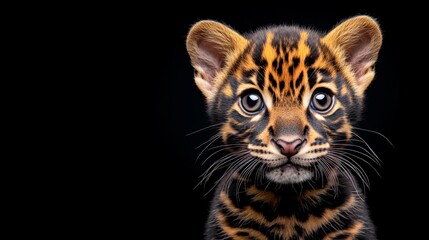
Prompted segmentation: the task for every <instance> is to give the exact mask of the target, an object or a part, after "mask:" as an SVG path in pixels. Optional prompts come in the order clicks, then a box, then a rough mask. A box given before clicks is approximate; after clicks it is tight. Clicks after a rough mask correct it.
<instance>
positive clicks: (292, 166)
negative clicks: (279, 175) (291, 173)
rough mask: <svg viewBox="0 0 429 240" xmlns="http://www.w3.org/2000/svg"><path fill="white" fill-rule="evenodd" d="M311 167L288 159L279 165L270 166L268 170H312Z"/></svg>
mask: <svg viewBox="0 0 429 240" xmlns="http://www.w3.org/2000/svg"><path fill="white" fill-rule="evenodd" d="M310 168H311V167H310V166H303V165H301V164H296V163H293V162H291V161H287V162H285V163H282V164H280V165H277V166H270V167H268V172H270V171H273V170H280V171H287V170H290V169H296V170H310Z"/></svg>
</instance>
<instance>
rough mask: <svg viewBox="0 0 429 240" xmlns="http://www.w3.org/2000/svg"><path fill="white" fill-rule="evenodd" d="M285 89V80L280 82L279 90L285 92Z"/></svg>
mask: <svg viewBox="0 0 429 240" xmlns="http://www.w3.org/2000/svg"><path fill="white" fill-rule="evenodd" d="M284 89H285V82H284V81H281V82H280V83H279V90H280V92H283V90H284Z"/></svg>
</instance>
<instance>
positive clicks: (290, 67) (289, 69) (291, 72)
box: [287, 65, 293, 76]
mask: <svg viewBox="0 0 429 240" xmlns="http://www.w3.org/2000/svg"><path fill="white" fill-rule="evenodd" d="M287 70H288V72H289V75H291V76H293V65H290V66H289V67H288V69H287Z"/></svg>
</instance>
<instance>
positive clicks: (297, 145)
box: [273, 138, 305, 157]
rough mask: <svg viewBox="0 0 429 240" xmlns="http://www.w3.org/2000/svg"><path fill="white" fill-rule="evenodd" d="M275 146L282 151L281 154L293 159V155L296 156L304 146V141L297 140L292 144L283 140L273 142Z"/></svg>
mask: <svg viewBox="0 0 429 240" xmlns="http://www.w3.org/2000/svg"><path fill="white" fill-rule="evenodd" d="M273 142H274V143H275V145H276V146H277V147H278V148H279V149H280V152H281V153H282V154H283V155H285V156H287V157H292V156H293V155H296V154H297V153H298V152H299V149H301V147H302V146H303V145H304V142H305V141H303V140H302V139H300V138H297V139H295V140H293V141H291V142H287V141H284V140H282V139H278V140H275V141H274V140H273Z"/></svg>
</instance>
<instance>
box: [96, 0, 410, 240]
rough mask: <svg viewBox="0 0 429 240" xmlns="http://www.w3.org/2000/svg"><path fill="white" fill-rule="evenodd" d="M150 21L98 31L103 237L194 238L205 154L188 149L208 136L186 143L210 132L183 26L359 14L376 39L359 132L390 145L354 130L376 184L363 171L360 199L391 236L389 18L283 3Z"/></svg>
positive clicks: (136, 15) (403, 170)
mask: <svg viewBox="0 0 429 240" xmlns="http://www.w3.org/2000/svg"><path fill="white" fill-rule="evenodd" d="M303 4H304V5H305V3H303ZM147 11H149V12H152V11H151V10H149V9H148V10H147ZM146 13H147V12H146ZM153 13H154V14H155V16H156V17H147V16H146V15H145V14H144V13H142V12H140V11H135V10H130V11H129V10H126V11H124V12H121V13H120V14H117V15H115V14H113V15H111V16H110V17H111V18H110V19H112V18H113V20H109V21H108V24H107V25H109V26H108V27H107V31H108V32H109V34H108V37H111V39H109V40H108V42H109V44H105V45H103V46H105V47H106V49H105V50H106V51H102V52H103V56H105V57H106V59H109V60H111V61H112V62H113V64H112V63H109V64H108V66H109V67H108V68H106V69H103V70H104V71H106V72H107V74H106V75H110V73H111V76H114V77H115V78H116V79H115V80H114V81H112V82H110V81H109V82H107V84H108V85H109V87H108V90H106V91H107V92H105V93H103V95H105V96H108V97H109V106H108V109H107V111H109V114H108V116H107V117H108V118H109V119H108V120H105V121H102V123H101V124H102V125H103V126H105V125H104V123H106V122H107V123H108V124H107V125H108V126H106V127H105V128H103V129H102V131H101V132H102V136H105V138H106V139H108V142H109V141H111V142H109V144H107V146H109V147H108V148H103V149H102V151H104V152H105V153H106V156H108V157H109V159H112V158H113V159H114V160H111V161H110V160H109V161H106V162H104V163H103V165H104V166H107V169H108V170H106V172H104V173H103V174H102V176H103V177H102V179H100V181H99V182H100V186H103V187H102V188H101V189H99V190H97V191H98V192H99V193H101V195H102V196H103V197H102V198H104V196H106V197H107V199H105V200H100V202H97V201H96V202H94V207H96V208H97V209H98V210H100V215H101V218H102V219H107V220H105V221H106V222H108V224H107V225H108V226H114V227H112V228H110V227H109V228H106V229H103V231H104V232H105V233H107V234H109V233H110V232H115V233H119V234H130V233H132V234H137V235H141V236H146V234H148V233H149V232H150V233H152V232H153V233H154V234H157V236H160V237H159V238H158V237H156V238H155V239H182V238H183V239H202V233H203V227H204V224H205V220H206V217H207V214H208V207H209V202H210V198H211V192H208V190H209V189H210V187H211V186H212V185H211V184H212V183H213V182H209V183H208V185H207V186H206V187H205V188H204V187H202V186H197V184H198V182H199V180H200V178H199V176H200V175H201V174H202V173H203V171H204V170H205V169H206V168H207V167H208V166H209V164H205V165H203V166H201V163H202V161H203V160H204V159H205V158H206V157H207V156H208V155H207V154H205V155H203V156H202V158H201V159H199V160H197V157H198V155H199V153H200V151H201V150H202V149H201V148H199V149H196V148H197V147H198V146H199V145H200V144H202V143H204V142H205V141H206V140H208V139H209V138H210V137H211V136H212V135H213V134H214V133H215V132H213V131H210V130H207V131H201V132H198V133H195V134H191V135H188V134H189V133H192V132H194V131H197V130H199V129H201V128H204V127H206V126H209V125H210V123H209V121H208V117H207V115H206V112H205V102H204V97H203V95H202V94H201V93H200V92H199V90H198V89H197V87H196V86H195V84H194V80H193V69H192V67H191V64H190V60H189V57H188V55H187V52H186V47H185V39H186V35H187V32H188V30H189V28H190V27H191V26H192V24H194V23H195V22H197V21H198V20H204V19H212V20H217V21H221V22H223V23H225V24H228V25H230V26H231V27H233V28H234V29H235V30H237V31H238V32H241V33H245V32H249V31H252V30H254V29H256V28H258V27H261V26H266V25H272V24H297V25H302V26H309V27H312V28H314V29H318V30H321V31H325V32H327V31H329V30H330V29H331V28H332V27H333V26H334V25H335V24H337V23H338V22H339V21H341V20H343V19H345V18H348V17H351V16H355V15H358V14H367V15H370V16H372V17H374V18H376V19H377V20H378V22H379V23H380V26H381V29H382V32H383V37H384V39H383V45H382V48H381V52H380V55H379V61H378V62H377V65H376V72H377V74H376V77H375V79H374V81H373V82H372V84H371V85H370V87H369V88H368V90H367V98H366V109H365V112H364V115H363V120H362V121H361V122H360V124H359V127H361V128H365V129H370V130H374V131H377V132H379V133H381V134H383V135H384V136H386V137H387V138H388V139H389V140H390V141H391V142H392V143H393V145H394V147H392V146H390V145H389V143H388V142H387V141H386V140H385V139H384V138H383V137H381V136H380V135H378V134H373V133H366V132H362V131H360V132H359V133H360V135H361V136H362V137H363V138H364V139H365V140H366V141H367V142H368V143H369V144H370V146H371V147H372V149H373V150H374V151H375V152H376V153H377V154H378V156H379V157H380V158H381V159H382V160H383V164H382V166H381V167H379V168H377V169H378V172H379V173H380V175H381V177H379V176H377V175H376V174H375V173H374V171H373V170H371V169H370V168H367V167H366V168H365V169H367V170H368V171H367V172H368V175H369V177H370V180H371V187H370V189H367V191H366V197H367V199H368V204H369V208H370V212H371V216H372V218H373V220H374V222H375V224H376V226H377V228H378V231H377V232H378V236H379V239H391V238H392V237H395V236H397V234H398V232H400V231H401V225H402V224H403V222H404V221H407V220H404V219H405V217H404V215H405V214H407V213H408V212H409V209H408V208H407V207H406V203H409V202H410V200H409V198H408V195H407V193H406V191H404V189H406V188H407V187H408V186H407V185H406V184H407V183H408V181H410V182H411V180H410V179H411V178H412V177H413V176H412V173H410V171H409V170H410V168H409V166H407V165H405V164H401V160H402V159H401V158H400V157H399V156H400V155H401V153H402V151H403V150H404V147H403V142H402V140H401V138H400V137H399V136H401V133H402V132H403V131H405V130H404V127H403V126H404V125H403V124H402V123H401V117H400V116H401V115H402V114H403V113H404V112H403V110H404V109H403V108H402V104H403V103H402V101H401V98H400V96H401V95H400V93H401V92H400V91H401V89H400V81H401V74H400V67H401V65H400V64H401V59H400V53H399V48H400V46H401V42H400V38H399V36H400V35H401V32H400V31H401V30H400V29H399V28H398V27H397V26H398V25H397V23H398V18H397V17H395V16H394V15H389V13H388V11H385V10H383V11H379V10H376V9H368V8H362V7H360V8H359V7H355V8H351V7H350V8H347V7H343V8H341V9H340V8H339V7H337V8H327V9H324V8H320V7H318V8H316V7H314V8H309V7H308V6H305V9H304V8H303V6H292V5H284V6H272V7H270V8H269V9H266V8H265V7H264V6H262V5H258V6H254V7H251V6H248V7H245V8H240V9H234V10H231V9H229V10H225V9H223V10H221V11H215V10H213V9H209V8H207V9H205V10H198V11H189V12H188V13H182V12H179V11H178V12H173V13H171V12H169V13H167V12H164V11H162V10H160V9H156V10H153ZM103 25H106V22H104V23H103ZM94 29H96V28H95V26H94ZM112 39H113V40H112ZM111 67H112V68H113V69H110V68H111ZM104 130H105V131H104ZM218 157H219V156H218ZM103 179H105V180H103ZM214 180H215V179H214ZM101 182H103V183H101ZM404 186H405V187H404ZM207 192H208V193H207ZM206 193H207V194H206ZM100 206H101V207H100ZM97 212H98V211H97ZM98 217H100V216H98ZM402 231H404V230H402Z"/></svg>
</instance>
